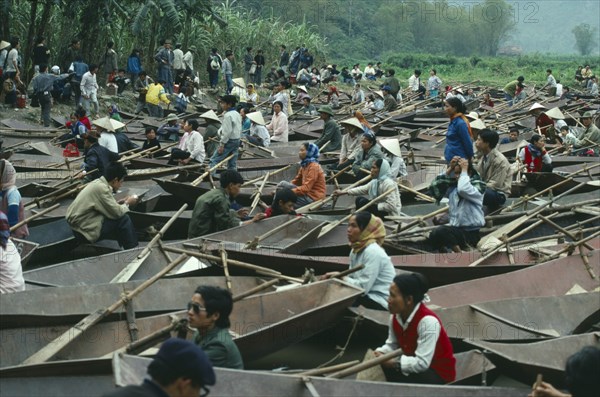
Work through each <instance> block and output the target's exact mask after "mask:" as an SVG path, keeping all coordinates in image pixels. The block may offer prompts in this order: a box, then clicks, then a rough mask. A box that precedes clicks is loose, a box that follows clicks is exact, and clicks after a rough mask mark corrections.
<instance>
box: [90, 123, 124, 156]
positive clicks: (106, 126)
mask: <svg viewBox="0 0 600 397" xmlns="http://www.w3.org/2000/svg"><path fill="white" fill-rule="evenodd" d="M115 122H117V121H115ZM92 124H93V125H94V126H95V127H96V131H97V132H98V133H99V134H100V137H99V138H98V143H99V144H100V146H104V147H105V148H107V149H108V150H110V151H111V152H114V153H119V144H118V143H117V137H115V128H114V127H113V122H112V120H111V119H109V118H108V117H103V118H101V119H96V120H94V121H93V122H92ZM120 124H121V125H122V124H123V123H120Z"/></svg>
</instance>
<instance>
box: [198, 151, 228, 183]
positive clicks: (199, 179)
mask: <svg viewBox="0 0 600 397" xmlns="http://www.w3.org/2000/svg"><path fill="white" fill-rule="evenodd" d="M235 155H236V154H235V153H232V154H230V155H229V156H227V157H225V158H224V159H223V160H221V161H219V162H218V163H217V164H215V165H214V166H213V167H211V168H209V169H208V170H207V171H206V172H205V173H204V174H202V175H200V176H199V177H198V178H196V179H194V181H193V182H192V183H190V185H192V186H198V185H199V184H200V182H202V180H203V179H204V178H206V176H207V175H208V174H210V173H212V172H213V171H215V170H216V169H217V168H219V167H220V166H221V165H222V164H225V163H226V162H227V161H229V160H231V159H232V158H233V156H235Z"/></svg>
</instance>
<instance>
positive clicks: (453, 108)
mask: <svg viewBox="0 0 600 397" xmlns="http://www.w3.org/2000/svg"><path fill="white" fill-rule="evenodd" d="M444 111H445V112H446V114H447V115H448V116H449V117H450V124H449V125H448V131H447V132H446V147H445V148H444V158H445V159H446V162H447V163H450V161H451V160H452V159H453V158H454V157H456V156H458V157H462V158H465V159H471V158H473V133H472V132H471V127H470V126H469V122H468V120H467V118H466V117H465V116H464V113H465V112H466V108H465V105H464V104H463V102H461V101H460V99H458V98H456V97H453V98H447V97H446V99H445V100H444Z"/></svg>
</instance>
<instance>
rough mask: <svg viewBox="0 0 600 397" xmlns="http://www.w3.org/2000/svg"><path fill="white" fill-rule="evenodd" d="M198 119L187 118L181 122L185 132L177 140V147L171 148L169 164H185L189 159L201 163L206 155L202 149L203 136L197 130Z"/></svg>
mask: <svg viewBox="0 0 600 397" xmlns="http://www.w3.org/2000/svg"><path fill="white" fill-rule="evenodd" d="M198 126H199V124H198V120H196V119H187V120H186V121H185V123H184V124H183V131H184V132H185V133H184V134H183V136H182V137H181V140H180V141H179V147H176V148H173V150H171V158H170V159H169V164H171V165H175V164H180V165H186V164H189V163H190V162H191V161H196V162H198V163H203V162H204V158H205V157H206V152H205V150H204V138H202V134H201V133H200V132H198Z"/></svg>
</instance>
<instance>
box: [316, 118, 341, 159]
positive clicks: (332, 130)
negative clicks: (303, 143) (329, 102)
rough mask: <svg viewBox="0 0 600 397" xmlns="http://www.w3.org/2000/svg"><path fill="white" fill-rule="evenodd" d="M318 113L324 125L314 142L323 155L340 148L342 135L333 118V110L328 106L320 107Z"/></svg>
mask: <svg viewBox="0 0 600 397" xmlns="http://www.w3.org/2000/svg"><path fill="white" fill-rule="evenodd" d="M318 111H319V115H320V116H321V120H323V122H324V123H325V124H324V125H323V132H322V133H321V136H320V137H319V139H317V140H316V141H315V145H317V146H318V147H319V150H320V151H322V152H323V153H325V152H335V151H336V150H340V148H341V147H342V134H341V133H340V126H339V125H338V124H337V123H336V122H335V119H334V118H333V115H334V114H333V110H332V109H331V107H330V106H321V107H320V108H319V110H318Z"/></svg>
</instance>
